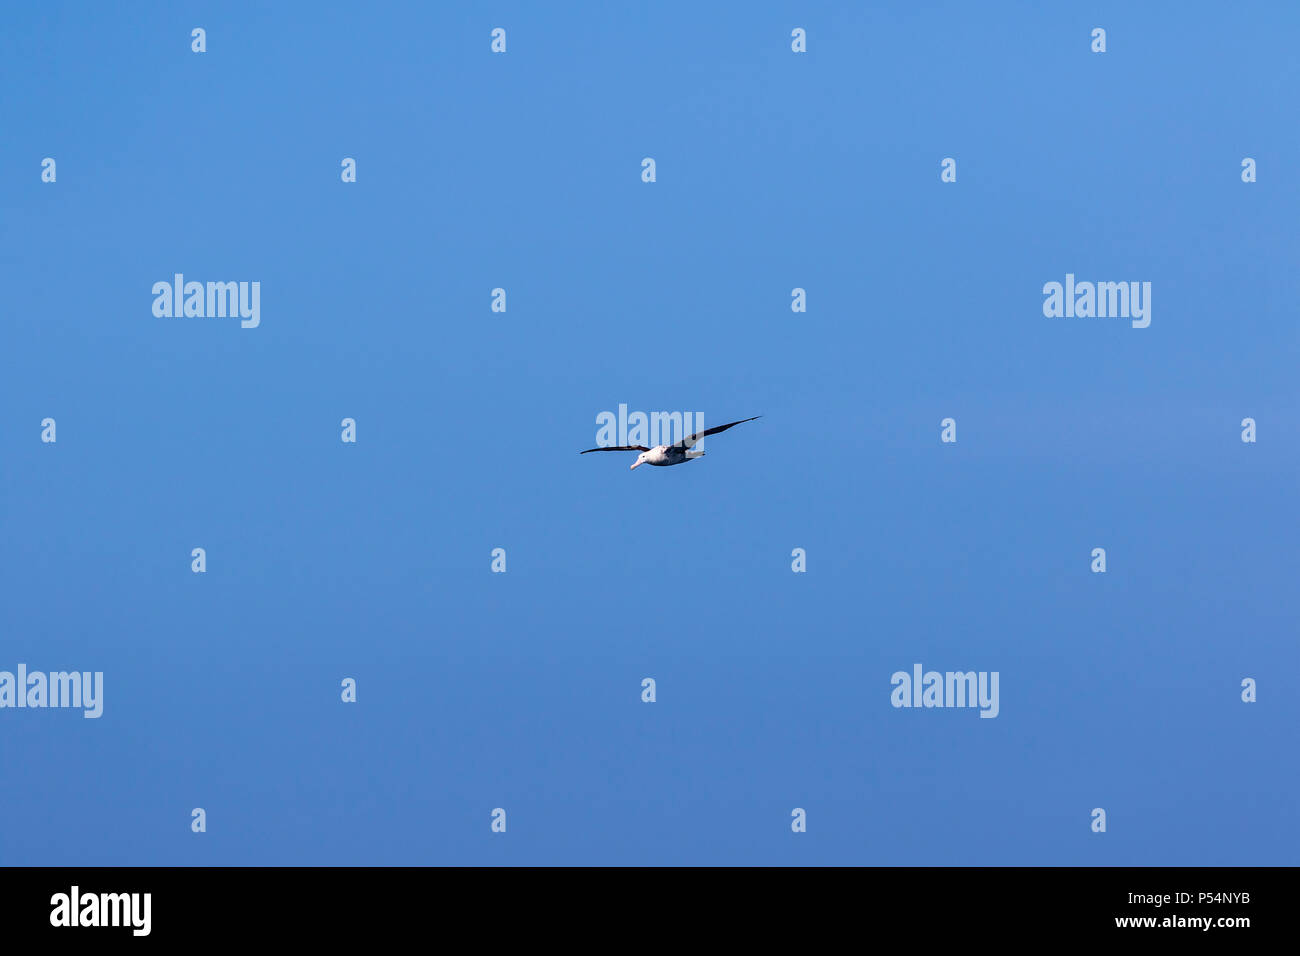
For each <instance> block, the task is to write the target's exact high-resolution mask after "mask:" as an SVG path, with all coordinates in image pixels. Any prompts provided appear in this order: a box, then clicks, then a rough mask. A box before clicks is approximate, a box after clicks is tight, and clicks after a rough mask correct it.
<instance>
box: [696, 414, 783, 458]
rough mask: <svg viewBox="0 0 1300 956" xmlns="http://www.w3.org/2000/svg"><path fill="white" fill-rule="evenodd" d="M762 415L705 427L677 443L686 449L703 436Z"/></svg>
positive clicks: (722, 430)
mask: <svg viewBox="0 0 1300 956" xmlns="http://www.w3.org/2000/svg"><path fill="white" fill-rule="evenodd" d="M762 417H763V416H762V415H755V416H754V418H742V419H741V420H740V421H738V422H728V423H727V424H725V425H715V426H714V427H713V428H706V429H704V431H702V432H696V433H695V434H694V435H687V436H686V437H685V438H683V439H682V440H681V441H679V442H678V443H677V447H678V448H680V449H682V450H683V451H684V450H686V449H687V448H690V447H691V446H692V445H694V444H695V443H696V442H697V441H699V440H700V439H701V438H703V437H705V436H706V435H716V434H717V433H718V432H725V431H726V430H727V429H728V428H732V427H734V426H736V425H743V424H745V422H752V421H753V420H754V419H755V418H762Z"/></svg>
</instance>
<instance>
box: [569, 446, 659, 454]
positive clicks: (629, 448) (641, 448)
mask: <svg viewBox="0 0 1300 956" xmlns="http://www.w3.org/2000/svg"><path fill="white" fill-rule="evenodd" d="M649 450H650V449H649V448H647V447H646V446H645V445H606V446H605V447H604V448H588V449H587V451H580V452H578V454H579V455H585V454H587V452H588V451H649Z"/></svg>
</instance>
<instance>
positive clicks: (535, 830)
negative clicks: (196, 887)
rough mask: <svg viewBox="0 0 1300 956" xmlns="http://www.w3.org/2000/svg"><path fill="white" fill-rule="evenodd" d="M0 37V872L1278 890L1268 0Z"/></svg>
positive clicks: (698, 11) (1293, 629)
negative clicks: (947, 673)
mask: <svg viewBox="0 0 1300 956" xmlns="http://www.w3.org/2000/svg"><path fill="white" fill-rule="evenodd" d="M922 6H924V7H925V8H926V9H924V10H922V9H921V8H922ZM4 20H5V23H4V29H3V31H0V118H2V122H0V204H2V210H3V211H2V213H0V272H2V273H3V280H4V289H5V298H6V306H5V309H4V317H3V323H4V324H3V329H4V335H3V349H2V350H0V481H2V482H3V485H2V488H3V497H2V499H0V522H2V527H0V582H2V584H0V587H2V589H3V600H0V669H6V670H13V669H15V668H16V666H17V665H18V664H19V663H25V664H26V665H27V666H28V667H29V669H32V670H46V671H50V670H70V669H75V670H91V671H96V670H99V671H103V672H104V675H105V676H104V682H105V704H104V714H103V717H102V718H101V719H99V720H85V719H83V718H82V717H81V715H80V713H79V712H75V711H58V710H45V711H32V710H22V711H17V710H3V711H0V767H2V768H3V779H4V785H3V786H2V787H0V863H4V864H167V865H193V864H197V865H206V864H471V865H480V864H484V865H495V864H524V865H533V864H742V865H749V864H795V865H803V864H890V865H894V864H921V865H928V864H1046V865H1067V864H1100V865H1105V864H1139V865H1145V864H1153V865H1154V864H1189V865H1194V864H1264V863H1268V864H1295V863H1297V862H1300V861H1298V856H1300V854H1298V853H1297V847H1298V846H1300V840H1298V838H1300V818H1298V815H1297V814H1298V811H1297V810H1296V805H1295V793H1296V789H1297V785H1298V784H1300V775H1298V774H1297V770H1296V752H1297V750H1296V744H1297V727H1298V726H1300V703H1298V700H1300V698H1298V696H1297V692H1298V691H1300V688H1298V687H1297V682H1298V680H1300V652H1298V651H1297V637H1298V635H1297V626H1296V622H1297V611H1300V607H1298V605H1300V599H1298V598H1297V594H1298V593H1300V589H1297V587H1296V579H1297V561H1296V546H1295V542H1296V539H1297V530H1298V529H1297V518H1298V517H1300V509H1298V508H1297V505H1296V474H1297V465H1300V454H1298V453H1297V449H1298V448H1300V425H1298V424H1297V423H1298V422H1300V402H1297V398H1296V368H1297V359H1298V358H1300V354H1298V353H1300V349H1298V345H1300V342H1298V336H1297V312H1296V303H1297V301H1298V299H1300V287H1298V286H1300V283H1298V282H1297V272H1296V268H1295V261H1296V255H1297V252H1298V251H1300V250H1298V248H1297V240H1296V235H1297V230H1296V223H1297V212H1298V211H1300V210H1298V209H1297V186H1296V183H1297V178H1296V162H1297V157H1298V156H1300V126H1297V123H1296V119H1295V102H1296V89H1297V81H1298V80H1300V61H1298V60H1297V58H1296V56H1295V53H1294V37H1295V35H1296V32H1297V29H1298V28H1300V12H1297V10H1296V8H1295V7H1294V6H1293V5H1289V4H1277V3H1257V4H1249V3H1246V4H1238V5H1234V6H1231V7H1224V6H1222V5H1217V4H1214V5H1211V4H1197V3H1152V4H1141V5H1134V4H1129V3H1113V4H1093V5H1084V4H1035V3H1003V4H993V5H982V4H981V5H974V4H963V3H950V4H933V5H932V4H925V5H920V4H910V3H888V4H870V5H869V4H865V3H856V4H831V3H826V4H809V3H797V4H796V3H788V4H785V3H783V4H771V3H766V4H753V3H745V4H740V3H736V4H728V5H713V4H705V5H701V4H695V3H689V4H687V3H670V2H656V3H645V4H638V5H631V4H627V5H625V4H595V3H592V4H585V5H581V6H579V5H571V4H545V5H542V4H531V3H518V4H471V3H458V4H444V3H439V4H400V5H399V4H387V3H385V4H376V5H370V4H357V5H351V6H350V7H349V8H347V9H331V10H325V9H322V8H321V7H320V6H319V5H316V4H311V5H307V4H302V5H292V4H276V5H273V6H272V7H270V8H268V9H252V8H250V7H249V6H248V5H243V4H238V5H236V4H228V5H219V4H210V3H195V4H185V3H179V4H161V3H159V4H129V5H125V6H124V7H123V6H122V5H116V6H103V5H97V4H36V5H26V6H23V7H22V8H18V7H14V8H11V9H6V11H5V13H4ZM199 26H201V27H203V28H205V29H206V31H207V47H208V49H207V52H206V53H204V54H201V55H200V54H195V53H192V52H191V50H190V30H191V29H192V28H194V27H199ZM1098 26H1100V27H1104V28H1105V29H1106V30H1107V45H1108V51H1107V52H1106V53H1105V54H1104V55H1101V54H1094V53H1092V52H1091V50H1090V43H1091V40H1090V33H1091V30H1092V29H1093V28H1094V27H1098ZM494 27H503V28H505V29H506V30H507V42H508V52H507V53H506V54H505V55H493V54H492V53H491V52H490V50H489V44H490V36H489V34H490V31H491V30H492V28H494ZM795 27H803V28H805V29H806V30H807V35H808V45H809V52H808V53H806V54H803V55H796V54H794V53H792V52H791V50H790V31H791V30H792V29H793V28H795ZM47 156H48V157H53V158H55V159H56V161H57V164H58V166H57V174H58V179H57V182H56V183H54V184H45V183H42V182H41V179H40V172H41V170H40V163H41V160H42V159H43V158H44V157H47ZM345 156H348V157H354V158H355V159H356V160H357V168H358V181H357V182H356V183H355V184H344V183H342V182H341V181H340V176H339V174H340V162H341V160H342V158H343V157H345ZM646 156H650V157H653V158H654V159H655V160H656V161H657V174H658V181H657V182H655V183H653V184H646V183H643V182H642V181H641V160H642V158H643V157H646ZM1247 156H1249V157H1253V158H1254V159H1255V160H1256V161H1257V163H1258V176H1259V181H1258V182H1257V183H1254V184H1244V183H1243V182H1242V181H1241V178H1240V172H1241V160H1242V158H1243V157H1247ZM944 157H954V158H955V159H956V160H957V163H958V181H957V182H956V183H955V184H944V183H941V182H940V178H939V173H940V161H941V160H942V159H943V158H944ZM175 272H183V273H184V274H185V275H186V276H187V277H188V278H190V279H197V280H200V281H208V280H213V281H216V280H222V281H225V280H244V281H251V280H256V281H259V282H261V289H262V293H261V312H262V317H261V326H260V328H257V329H254V330H244V329H241V328H239V325H238V322H237V321H234V320H229V319H227V320H220V319H160V318H155V317H154V315H153V314H152V310H151V307H152V302H153V297H152V294H151V291H150V289H151V286H152V284H153V283H154V282H156V281H159V280H170V278H171V276H172V275H173V273H175ZM1067 272H1072V273H1074V274H1076V276H1078V277H1079V278H1080V279H1092V280H1117V281H1118V280H1138V281H1149V282H1151V283H1152V286H1153V292H1152V321H1151V325H1150V327H1149V328H1147V329H1144V330H1138V329H1133V328H1131V327H1130V326H1129V323H1128V322H1127V321H1125V320H1122V319H1048V318H1045V317H1044V316H1043V312H1042V304H1043V294H1042V291H1041V290H1042V286H1043V284H1044V283H1045V282H1049V281H1062V280H1063V279H1064V277H1065V274H1066V273H1067ZM495 287H504V288H505V289H506V290H507V296H508V299H507V302H508V311H507V312H506V313H505V314H499V313H493V312H492V311H491V310H490V308H489V306H490V293H491V290H492V289H493V288H495ZM795 287H802V288H805V289H806V290H807V302H808V311H807V312H806V313H805V314H795V313H793V312H792V311H791V309H790V294H791V290H792V289H793V288H795ZM620 403H626V404H627V405H628V406H629V408H630V409H633V410H643V411H652V410H664V409H666V410H679V411H691V412H695V411H699V412H702V413H703V414H704V416H705V419H706V422H707V423H708V424H717V423H722V422H726V421H732V420H734V419H738V418H745V417H748V416H751V415H759V414H761V415H763V416H764V417H763V418H762V419H761V420H760V421H757V422H753V423H750V424H746V425H743V426H740V427H738V428H736V429H733V430H731V431H730V432H728V433H727V434H726V435H720V436H717V437H715V438H712V439H710V440H709V442H708V450H709V455H708V457H707V458H706V459H704V460H703V461H701V462H695V463H692V464H690V465H686V466H681V467H676V468H666V469H660V468H641V469H638V470H636V471H635V472H629V471H628V467H627V466H628V465H629V464H630V463H631V459H632V456H630V455H626V454H614V453H609V454H602V455H587V456H581V457H580V456H579V455H578V454H577V452H578V451H579V450H580V449H583V448H587V447H590V446H591V445H593V444H595V437H596V434H595V433H596V416H597V415H598V414H599V413H600V412H602V411H605V410H611V411H612V410H616V409H617V408H618V405H619V404H620ZM47 416H48V417H53V418H55V419H56V420H57V423H58V426H57V427H58V441H57V443H56V444H53V445H48V444H42V442H41V441H40V422H41V420H42V419H43V418H45V417H47ZM949 416H951V417H953V418H955V419H956V421H957V427H958V441H957V443H956V444H955V445H945V444H942V443H941V442H940V427H939V423H940V421H941V419H943V418H945V417H949ZM1247 416H1249V417H1253V418H1254V419H1256V421H1257V422H1258V442H1257V443H1256V444H1253V445H1249V444H1243V442H1242V441H1241V439H1240V434H1241V426H1240V422H1241V420H1242V419H1243V418H1245V417H1247ZM345 417H352V418H355V419H356V421H357V428H358V441H357V443H356V444H355V445H347V444H343V443H342V442H341V441H340V430H341V429H340V421H341V420H342V419H343V418H345ZM195 547H203V548H205V549H206V550H207V561H208V570H207V573H206V574H201V575H198V574H193V573H191V570H190V560H191V558H190V551H191V549H192V548H195ZM497 547H502V548H505V549H506V551H507V561H508V564H507V567H508V571H507V572H506V573H505V574H493V573H491V571H490V562H491V557H490V554H491V551H492V549H493V548H497ZM796 547H799V548H804V549H806V551H807V568H808V570H807V572H806V573H803V574H795V573H792V571H791V560H792V559H791V551H792V549H794V548H796ZM1095 547H1104V548H1105V549H1106V550H1107V560H1108V570H1107V573H1106V574H1104V575H1102V574H1093V573H1091V572H1090V570H1089V566H1090V562H1091V557H1090V552H1091V550H1092V549H1093V548H1095ZM917 662H920V663H922V664H923V665H924V666H925V667H926V668H927V669H930V668H933V669H937V670H941V671H943V670H976V671H998V672H999V673H1000V675H1001V676H1000V691H1001V701H1000V704H1001V713H1000V715H999V716H998V717H997V718H996V719H994V720H988V719H980V718H979V717H978V715H977V712H976V711H975V710H959V709H951V710H938V709H935V710H908V709H894V708H893V707H891V706H890V691H891V686H890V675H891V674H892V673H893V672H895V671H896V670H910V669H911V667H912V665H913V664H914V663H917ZM345 677H353V678H355V679H356V681H357V684H358V701H357V702H356V703H355V704H344V703H343V702H341V700H340V682H341V680H342V679H343V678H345ZM644 677H653V678H655V680H656V681H657V684H658V700H657V702H655V703H653V704H646V703H642V701H641V699H640V692H641V680H642V678H644ZM1245 677H1252V678H1255V679H1256V680H1257V681H1258V687H1259V691H1258V693H1259V700H1258V702H1257V703H1254V704H1245V703H1243V702H1242V701H1241V699H1240V694H1241V681H1242V679H1243V678H1245ZM195 807H202V808H204V809H205V810H206V812H207V822H208V832H206V833H204V834H195V833H192V832H191V830H190V812H191V810H192V809H193V808H195ZM496 807H503V808H505V809H506V811H507V814H508V831H507V833H506V834H504V835H500V834H493V833H491V832H490V829H489V825H490V813H491V811H492V810H493V808H496ZM795 807H802V808H804V809H805V810H806V811H807V815H808V831H807V832H806V833H803V834H795V833H792V832H791V828H790V819H791V818H790V813H791V810H792V809H793V808H795ZM1094 807H1103V808H1105V809H1106V811H1107V813H1108V832H1106V833H1105V834H1096V833H1093V832H1092V831H1091V829H1090V823H1091V817H1090V812H1091V811H1092V809H1093V808H1094Z"/></svg>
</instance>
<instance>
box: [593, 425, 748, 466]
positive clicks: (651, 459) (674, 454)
mask: <svg viewBox="0 0 1300 956" xmlns="http://www.w3.org/2000/svg"><path fill="white" fill-rule="evenodd" d="M762 417H763V416H762V415H755V416H754V418H742V419H741V420H740V421H738V422H728V423H727V424H726V425H718V426H716V427H714V428H706V429H704V431H702V432H696V433H695V434H694V435H687V436H686V437H685V438H683V439H682V440H681V441H679V442H676V443H675V444H672V445H655V447H653V448H647V447H646V446H645V445H610V446H609V447H606V448H588V449H587V450H586V451H580V452H578V454H579V455H585V454H587V453H588V452H593V451H639V452H640V453H641V454H639V455H637V456H636V461H634V462H632V467H633V468H636V466H637V465H661V466H664V465H680V464H681V463H682V462H684V461H694V460H695V459H696V458H703V457H704V452H702V451H690V449H691V448H692V447H693V446H694V445H695V443H696V442H697V441H699V440H700V439H701V438H703V437H705V436H706V435H716V434H717V433H718V432H725V431H726V430H727V429H728V428H734V427H735V426H736V425H743V424H745V422H752V421H754V419H757V418H762Z"/></svg>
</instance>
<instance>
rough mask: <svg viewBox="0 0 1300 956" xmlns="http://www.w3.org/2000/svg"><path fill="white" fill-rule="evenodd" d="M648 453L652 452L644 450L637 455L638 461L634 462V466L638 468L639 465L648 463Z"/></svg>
mask: <svg viewBox="0 0 1300 956" xmlns="http://www.w3.org/2000/svg"><path fill="white" fill-rule="evenodd" d="M648 454H650V453H649V452H646V451H643V452H641V454H639V455H637V456H636V461H634V462H632V468H636V466H637V465H644V464H645V463H646V455H648Z"/></svg>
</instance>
